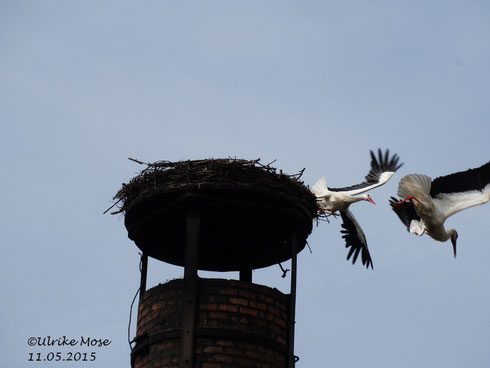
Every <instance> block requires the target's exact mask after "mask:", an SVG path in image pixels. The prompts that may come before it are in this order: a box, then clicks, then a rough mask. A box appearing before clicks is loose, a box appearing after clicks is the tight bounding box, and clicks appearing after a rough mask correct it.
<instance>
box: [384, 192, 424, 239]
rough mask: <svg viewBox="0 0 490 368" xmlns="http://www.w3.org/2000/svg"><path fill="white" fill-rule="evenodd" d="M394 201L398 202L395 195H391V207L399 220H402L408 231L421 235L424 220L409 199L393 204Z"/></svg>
mask: <svg viewBox="0 0 490 368" xmlns="http://www.w3.org/2000/svg"><path fill="white" fill-rule="evenodd" d="M396 202H399V200H398V199H396V198H395V197H391V199H390V205H391V208H392V209H393V211H394V212H395V213H396V214H397V215H398V218H399V219H400V220H401V222H403V224H404V225H405V226H406V227H407V230H408V232H410V233H412V234H417V235H419V236H421V235H423V234H424V232H425V226H424V222H423V221H422V220H421V218H420V216H419V215H418V214H417V211H416V210H415V206H414V205H413V203H412V202H411V201H406V202H403V203H401V204H398V205H395V203H396Z"/></svg>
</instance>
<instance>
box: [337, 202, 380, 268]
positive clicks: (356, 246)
mask: <svg viewBox="0 0 490 368" xmlns="http://www.w3.org/2000/svg"><path fill="white" fill-rule="evenodd" d="M340 215H341V216H342V221H343V224H342V228H343V230H340V232H341V233H342V234H343V235H342V238H344V239H345V247H346V248H348V247H351V248H350V250H349V253H348V254H347V260H349V259H350V257H351V256H352V255H354V257H353V258H352V264H354V263H356V260H357V257H358V256H359V253H360V252H361V251H362V253H361V260H362V264H363V265H365V266H366V268H369V266H371V268H373V261H372V259H371V255H370V254H369V249H368V246H367V241H366V236H365V235H364V232H363V231H362V229H361V227H360V226H359V224H358V223H357V221H356V219H355V218H354V216H353V215H352V213H351V212H350V211H349V210H346V211H340Z"/></svg>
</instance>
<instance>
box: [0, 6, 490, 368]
mask: <svg viewBox="0 0 490 368" xmlns="http://www.w3.org/2000/svg"><path fill="white" fill-rule="evenodd" d="M0 53H1V57H0V81H1V83H0V124H1V125H0V129H1V130H0V157H1V161H2V168H3V175H2V181H1V182H0V193H1V194H0V199H1V202H2V205H1V207H0V230H1V231H0V243H1V245H2V250H3V252H2V253H3V256H2V257H1V259H0V285H1V291H2V294H3V296H4V298H3V303H2V309H1V311H2V313H1V314H0V315H1V317H0V321H1V324H2V331H1V332H0V336H1V346H2V351H3V352H4V354H3V358H2V361H3V362H4V364H5V365H6V366H9V367H31V366H32V367H34V366H35V367H38V368H39V367H58V366H60V367H61V364H60V363H51V364H44V363H42V362H41V363H36V362H31V363H29V362H27V359H28V353H29V352H37V351H39V352H42V353H47V352H49V350H48V349H34V348H30V347H29V346H28V345H27V339H28V338H29V337H31V336H47V335H51V336H53V337H59V336H63V335H67V336H68V337H74V338H79V336H82V335H83V336H94V337H100V338H108V339H110V340H112V343H111V345H110V346H108V347H105V348H100V349H98V350H97V359H96V361H95V362H85V363H80V362H79V363H77V364H73V367H79V366H81V365H84V367H86V368H89V367H90V368H91V367H94V368H95V367H108V366H119V367H129V347H128V344H127V338H126V330H127V323H128V314H129V305H130V303H131V299H132V297H133V295H134V293H135V291H136V289H137V288H138V286H139V272H138V262H139V257H138V249H137V248H136V246H134V244H132V242H131V241H130V240H129V239H128V238H127V233H126V230H125V228H124V224H123V218H122V217H121V216H110V215H103V214H102V212H103V211H104V210H105V209H106V208H108V207H109V206H110V204H111V201H110V200H111V198H112V196H113V195H114V194H115V193H116V192H117V190H118V189H119V188H120V186H121V183H123V182H126V181H128V180H129V179H131V178H132V177H133V176H134V175H135V174H136V173H137V172H138V171H139V170H140V169H142V167H140V166H139V165H137V164H135V163H134V162H131V161H129V160H127V158H128V157H135V158H138V159H140V160H143V161H150V162H151V161H157V160H171V161H175V160H183V159H197V158H209V157H214V158H218V157H228V156H233V157H234V156H236V157H239V158H245V159H256V158H259V157H260V158H262V160H263V161H264V162H270V161H272V160H274V159H277V161H276V162H275V165H276V167H278V168H280V169H283V170H284V171H285V172H288V173H296V172H298V171H299V170H301V169H302V168H305V173H304V175H303V179H304V180H305V183H306V184H308V185H313V184H314V182H315V181H316V180H317V179H318V178H319V177H320V176H325V177H326V179H327V184H328V185H331V186H334V187H340V186H347V185H351V184H356V183H358V182H360V181H361V180H362V179H363V177H364V175H365V174H366V173H367V171H368V169H369V150H370V149H376V148H377V147H381V148H390V149H391V151H392V152H396V153H398V154H399V155H400V157H401V161H403V162H404V163H405V165H404V166H403V167H402V168H401V169H400V170H399V172H397V174H396V175H395V176H394V177H393V179H392V180H391V181H390V182H388V183H387V184H386V185H385V186H383V187H381V188H378V189H376V190H374V191H372V192H371V195H372V197H373V199H374V200H375V201H376V203H377V205H376V206H372V205H370V204H368V203H359V204H356V205H354V206H353V207H352V211H353V213H354V214H355V216H356V217H357V219H358V221H359V222H360V224H361V225H362V226H363V228H364V230H365V233H366V236H367V239H368V243H369V247H370V250H371V255H372V257H373V261H374V271H371V270H366V269H364V268H363V267H362V266H361V265H360V264H358V265H355V266H352V265H351V264H350V263H348V262H346V261H345V256H346V250H345V248H344V243H343V240H342V239H341V236H340V232H339V231H340V220H333V221H332V222H331V223H330V224H326V223H322V224H320V226H319V227H317V228H315V229H314V231H313V233H312V235H311V236H310V238H309V244H310V246H311V249H312V251H313V254H310V253H309V251H308V249H307V248H306V249H305V250H304V251H303V252H302V253H301V254H300V256H299V264H298V267H299V268H298V299H297V329H296V331H297V333H296V355H298V356H299V357H300V361H299V362H298V365H297V366H298V367H304V368H310V367H335V368H347V367H353V366H357V365H362V366H363V367H367V368H378V367H400V368H404V367H414V366H417V367H446V368H459V367H464V366H466V367H472V368H479V367H481V368H483V367H488V366H489V365H490V350H489V349H488V342H489V341H490V316H489V313H488V311H489V310H490V294H489V293H488V285H489V284H490V271H489V269H488V259H490V241H489V240H488V237H489V235H490V231H489V228H488V226H489V218H490V205H488V204H487V205H486V206H479V207H476V208H472V209H470V210H468V211H465V212H464V213H460V214H457V215H455V216H454V217H452V218H450V219H449V220H448V222H447V224H448V226H453V227H455V228H456V229H458V231H459V234H460V236H459V239H458V243H459V250H458V258H457V259H456V260H454V259H453V257H452V250H451V247H450V244H447V243H444V244H442V243H436V242H435V241H433V240H431V239H429V238H426V237H422V238H417V237H416V236H414V235H411V234H408V233H407V232H406V230H405V228H404V226H403V225H402V224H401V222H400V221H399V220H398V218H397V217H396V215H395V214H394V213H393V212H392V211H391V210H390V208H389V205H388V198H389V197H390V196H391V195H394V194H396V188H397V182H398V180H399V179H400V178H401V176H402V175H404V174H407V173H411V172H419V173H424V174H427V175H430V176H432V177H437V176H440V175H445V174H449V173H452V172H455V171H460V170H465V169H468V168H470V167H478V166H480V165H482V164H483V163H485V162H487V161H488V160H489V159H490V145H489V144H488V138H489V134H490V124H489V118H490V104H489V103H488V96H489V95H490V5H489V4H488V3H487V2H484V1H432V2H430V3H429V2H425V1H411V2H407V1H371V2H365V1H344V2H342V3H341V4H340V3H339V2H331V1H327V2H320V1H301V2H293V1H267V2H264V1H247V2H245V1H201V2H195V1H187V2H177V1H145V2H136V1H97V2H86V1H85V2H75V1H57V0H51V1H49V0H48V1H22V0H18V1H10V0H5V1H3V2H2V3H1V4H0ZM181 275H182V270H181V269H180V268H177V267H173V266H168V265H165V264H161V263H159V262H156V261H153V262H150V275H149V277H150V279H149V284H150V286H153V285H156V284H157V283H159V282H164V281H166V280H167V279H171V278H174V277H180V276H181ZM280 275H281V272H280V270H279V268H278V267H271V268H268V269H265V270H258V271H256V272H255V273H254V280H255V281H256V282H257V283H262V284H265V285H268V286H271V287H277V288H279V289H280V290H282V291H284V292H288V291H289V287H288V282H289V281H288V280H283V279H282V278H281V277H280ZM223 276H224V277H236V275H235V274H226V275H223ZM135 316H136V314H134V315H133V321H134V320H135ZM133 327H134V324H133ZM81 351H82V352H87V351H88V350H86V349H84V350H81ZM63 366H64V367H70V366H69V365H63Z"/></svg>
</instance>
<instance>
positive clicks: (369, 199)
mask: <svg viewBox="0 0 490 368" xmlns="http://www.w3.org/2000/svg"><path fill="white" fill-rule="evenodd" d="M367 200H368V201H369V202H371V203H372V204H376V203H374V201H373V200H372V199H371V198H368V199H367Z"/></svg>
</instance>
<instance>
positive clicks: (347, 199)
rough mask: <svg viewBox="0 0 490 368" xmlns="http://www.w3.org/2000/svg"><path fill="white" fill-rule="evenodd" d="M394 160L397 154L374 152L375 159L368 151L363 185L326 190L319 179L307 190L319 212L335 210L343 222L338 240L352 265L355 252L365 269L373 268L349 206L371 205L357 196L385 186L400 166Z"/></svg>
mask: <svg viewBox="0 0 490 368" xmlns="http://www.w3.org/2000/svg"><path fill="white" fill-rule="evenodd" d="M398 161H399V157H398V155H396V154H394V155H393V156H392V157H391V158H390V156H389V151H388V150H386V151H385V153H384V154H383V153H382V152H381V150H380V149H378V158H376V156H375V155H374V153H373V151H371V170H370V171H369V173H368V174H367V175H366V177H365V181H364V182H362V183H360V184H356V185H352V186H350V187H345V188H329V187H327V183H326V180H325V178H320V179H318V181H317V182H316V183H315V185H314V186H313V187H312V188H311V191H312V192H313V194H315V196H316V197H317V200H318V205H319V206H320V209H321V211H329V212H330V213H331V214H335V212H336V211H339V212H340V215H341V217H342V222H343V223H342V228H343V229H342V230H341V233H342V234H343V235H342V237H343V238H344V240H345V242H346V244H345V246H346V248H348V247H351V248H350V250H349V253H348V254H347V259H350V257H351V256H352V255H354V256H353V258H352V263H353V264H354V263H355V262H356V260H357V257H358V256H359V253H361V259H362V264H363V265H365V266H366V267H367V268H369V266H371V268H373V261H372V259H371V255H370V254H369V249H368V245H367V240H366V236H365V234H364V231H363V230H362V228H361V226H360V225H359V223H358V222H357V220H356V219H355V217H354V215H353V214H352V212H350V210H349V206H350V205H351V204H352V203H355V202H359V201H368V202H371V203H373V204H375V203H374V201H373V200H372V199H371V197H370V196H369V194H364V195H358V194H361V193H364V192H367V191H368V190H371V189H374V188H376V187H379V186H381V185H383V184H384V183H386V182H387V181H388V180H389V179H390V178H391V177H392V176H393V174H394V173H395V171H396V170H398V169H399V168H400V167H401V166H402V164H398ZM361 251H362V252H361Z"/></svg>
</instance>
